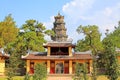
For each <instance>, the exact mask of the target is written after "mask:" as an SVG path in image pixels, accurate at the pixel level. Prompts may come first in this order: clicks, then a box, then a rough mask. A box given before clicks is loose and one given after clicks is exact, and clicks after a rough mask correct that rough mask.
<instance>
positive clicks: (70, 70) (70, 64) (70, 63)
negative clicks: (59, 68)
mask: <svg viewBox="0 0 120 80" xmlns="http://www.w3.org/2000/svg"><path fill="white" fill-rule="evenodd" d="M69 74H72V60H69Z"/></svg>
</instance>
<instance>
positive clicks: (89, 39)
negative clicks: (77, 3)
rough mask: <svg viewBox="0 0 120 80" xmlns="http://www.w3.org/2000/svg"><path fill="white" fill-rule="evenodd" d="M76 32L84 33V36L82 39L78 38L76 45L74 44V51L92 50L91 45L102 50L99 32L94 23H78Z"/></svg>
mask: <svg viewBox="0 0 120 80" xmlns="http://www.w3.org/2000/svg"><path fill="white" fill-rule="evenodd" d="M77 32H78V33H79V34H81V33H83V34H84V35H85V38H84V39H82V40H78V42H77V46H76V51H87V50H93V47H94V49H96V50H102V44H101V40H100V37H101V34H100V32H99V30H98V26H96V25H88V26H82V25H80V26H79V27H78V28H77ZM91 44H92V45H91ZM91 46H92V47H91Z"/></svg>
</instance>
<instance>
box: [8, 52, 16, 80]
mask: <svg viewBox="0 0 120 80" xmlns="http://www.w3.org/2000/svg"><path fill="white" fill-rule="evenodd" d="M7 65H8V67H7V70H6V75H7V76H8V78H7V79H8V80H13V77H14V76H16V75H17V67H18V59H17V54H16V52H15V51H12V54H11V55H10V57H9V64H7Z"/></svg>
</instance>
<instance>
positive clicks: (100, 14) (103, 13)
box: [62, 0, 120, 39]
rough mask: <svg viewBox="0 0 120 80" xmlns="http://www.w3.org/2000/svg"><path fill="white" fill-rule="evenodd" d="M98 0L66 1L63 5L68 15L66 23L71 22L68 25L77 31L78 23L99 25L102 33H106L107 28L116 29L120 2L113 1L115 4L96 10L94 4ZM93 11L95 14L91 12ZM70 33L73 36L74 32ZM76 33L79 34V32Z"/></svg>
mask: <svg viewBox="0 0 120 80" xmlns="http://www.w3.org/2000/svg"><path fill="white" fill-rule="evenodd" d="M96 1H97V0H96ZM96 1H95V0H72V1H71V2H69V3H66V4H65V5H64V6H63V8H62V10H63V13H64V14H65V15H66V16H68V17H67V18H68V20H66V21H67V22H66V23H69V24H68V25H67V26H69V27H70V29H71V31H75V29H76V28H77V27H78V26H76V25H88V24H89V25H93V24H95V25H98V26H99V29H100V32H101V33H102V34H104V33H105V30H106V29H109V30H110V31H113V30H114V26H116V25H117V23H118V21H119V20H120V2H119V3H112V4H114V6H104V8H102V9H100V10H99V9H98V10H95V9H94V8H95V7H93V5H94V4H99V3H97V2H96ZM91 12H92V13H93V14H90V13H91ZM71 25H72V26H71ZM70 29H69V30H70ZM71 31H70V32H71ZM68 32H69V31H68ZM69 35H70V36H72V35H73V34H72V33H69ZM74 35H77V33H76V34H74ZM73 37H74V39H75V38H76V39H79V38H78V36H76V37H75V36H73Z"/></svg>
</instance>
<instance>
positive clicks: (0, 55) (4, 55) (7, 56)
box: [0, 52, 9, 58]
mask: <svg viewBox="0 0 120 80" xmlns="http://www.w3.org/2000/svg"><path fill="white" fill-rule="evenodd" d="M0 57H5V58H9V55H7V54H2V53H1V52H0Z"/></svg>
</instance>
